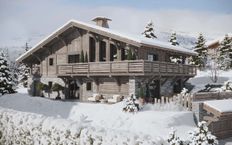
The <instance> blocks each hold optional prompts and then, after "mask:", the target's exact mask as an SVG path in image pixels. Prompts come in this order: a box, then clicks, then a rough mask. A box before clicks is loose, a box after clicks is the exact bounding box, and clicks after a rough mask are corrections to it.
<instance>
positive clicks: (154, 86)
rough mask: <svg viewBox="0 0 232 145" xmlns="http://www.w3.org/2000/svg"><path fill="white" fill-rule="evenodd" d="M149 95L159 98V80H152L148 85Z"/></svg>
mask: <svg viewBox="0 0 232 145" xmlns="http://www.w3.org/2000/svg"><path fill="white" fill-rule="evenodd" d="M149 90H150V96H151V97H153V98H158V99H160V81H159V80H153V81H152V82H151V83H150V85H149Z"/></svg>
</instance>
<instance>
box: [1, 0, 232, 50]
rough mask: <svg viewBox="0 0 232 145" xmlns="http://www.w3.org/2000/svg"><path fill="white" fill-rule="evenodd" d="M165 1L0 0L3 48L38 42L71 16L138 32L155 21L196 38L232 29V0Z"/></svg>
mask: <svg viewBox="0 0 232 145" xmlns="http://www.w3.org/2000/svg"><path fill="white" fill-rule="evenodd" d="M130 1H131V0H130ZM160 1H161V0H160ZM175 1H176V0H175ZM188 1H189V0H188ZM207 1H208V0H207ZM145 2H148V0H145ZM165 2H166V3H167V6H165V4H163V3H160V7H159V8H158V7H157V4H159V3H158V2H157V1H156V3H150V4H149V3H147V4H143V5H142V4H141V7H140V6H139V5H138V4H133V5H130V4H128V2H127V3H123V1H120V3H117V2H116V1H115V0H114V1H112V2H109V1H107V2H106V3H104V1H103V0H101V1H99V3H98V4H96V2H94V1H90V0H88V1H86V2H84V1H83V0H79V1H73V0H69V1H63V0H39V1H38V0H37V1H36V0H8V1H7V0H0V19H1V23H0V32H1V33H0V38H1V39H0V47H7V46H23V45H24V44H25V42H26V41H29V42H30V44H31V45H34V44H35V43H36V42H38V41H39V40H40V39H42V38H43V37H45V36H46V35H48V34H49V33H51V32H52V31H54V30H55V29H57V28H58V27H60V26H61V25H63V24H64V23H66V22H67V21H68V20H70V19H77V20H80V21H84V22H88V23H93V22H91V21H90V20H91V19H92V18H93V17H95V16H98V15H101V16H106V17H109V18H111V19H112V20H113V21H112V22H111V23H110V27H111V28H112V29H116V30H119V31H123V32H127V33H133V34H138V35H139V34H140V33H141V32H142V31H143V28H144V26H145V25H146V23H147V22H148V21H149V20H153V22H154V25H155V30H156V31H167V32H171V31H176V32H177V33H185V34H187V35H192V36H195V37H197V35H198V33H200V32H202V33H203V34H204V35H205V36H207V37H209V38H216V37H219V36H221V35H224V34H225V33H229V32H230V33H231V32H232V27H231V26H232V12H231V11H232V10H230V9H229V7H228V6H229V5H231V3H230V2H228V1H226V0H222V2H223V3H221V4H220V5H218V10H217V9H216V7H215V6H216V5H217V3H216V2H215V0H213V1H212V6H211V5H210V3H209V4H208V5H209V6H208V7H207V8H206V9H205V10H204V9H202V6H201V4H200V3H199V0H198V1H197V2H198V3H199V7H200V8H199V9H198V8H197V4H198V3H195V5H194V6H192V7H186V8H183V7H178V6H177V5H178V3H177V4H175V5H174V4H173V8H172V7H171V5H170V4H169V5H168V2H167V0H165ZM176 2H177V1H176ZM180 2H181V1H180ZM226 2H227V3H226ZM116 3H117V4H116ZM140 3H141V2H140ZM152 4H154V9H153V8H152V7H151V5H152ZM146 5H147V9H146Z"/></svg>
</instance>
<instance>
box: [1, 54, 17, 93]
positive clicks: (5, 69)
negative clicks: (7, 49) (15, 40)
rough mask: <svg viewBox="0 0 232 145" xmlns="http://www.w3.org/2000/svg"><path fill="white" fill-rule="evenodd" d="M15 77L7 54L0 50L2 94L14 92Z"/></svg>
mask: <svg viewBox="0 0 232 145" xmlns="http://www.w3.org/2000/svg"><path fill="white" fill-rule="evenodd" d="M14 92H15V91H14V89H13V79H12V74H11V72H10V68H9V65H8V62H7V59H6V55H5V54H4V53H3V52H2V51H1V52H0V95H4V94H9V93H14Z"/></svg>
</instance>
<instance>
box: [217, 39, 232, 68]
mask: <svg viewBox="0 0 232 145" xmlns="http://www.w3.org/2000/svg"><path fill="white" fill-rule="evenodd" d="M219 62H220V64H219V65H220V69H222V70H228V69H230V68H232V40H231V39H230V38H229V36H228V35H227V34H226V35H225V37H224V39H223V41H222V42H221V43H220V46H219Z"/></svg>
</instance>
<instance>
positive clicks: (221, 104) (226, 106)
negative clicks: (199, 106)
mask: <svg viewBox="0 0 232 145" xmlns="http://www.w3.org/2000/svg"><path fill="white" fill-rule="evenodd" d="M204 103H205V104H206V105H208V106H210V107H212V108H214V109H216V110H218V111H220V112H232V99H226V100H212V101H205V102H204Z"/></svg>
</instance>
